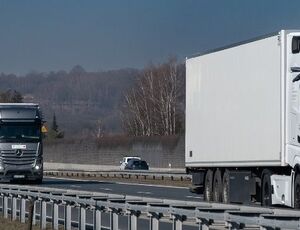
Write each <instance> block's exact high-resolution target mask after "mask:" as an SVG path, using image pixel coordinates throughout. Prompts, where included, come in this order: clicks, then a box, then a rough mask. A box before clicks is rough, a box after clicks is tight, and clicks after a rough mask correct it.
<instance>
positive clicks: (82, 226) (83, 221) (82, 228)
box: [79, 206, 86, 230]
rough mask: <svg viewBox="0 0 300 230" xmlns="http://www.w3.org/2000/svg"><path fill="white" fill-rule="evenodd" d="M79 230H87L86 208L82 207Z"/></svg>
mask: <svg viewBox="0 0 300 230" xmlns="http://www.w3.org/2000/svg"><path fill="white" fill-rule="evenodd" d="M79 212H80V213H79V229H80V230H85V224H86V211H85V207H84V206H80V210H79Z"/></svg>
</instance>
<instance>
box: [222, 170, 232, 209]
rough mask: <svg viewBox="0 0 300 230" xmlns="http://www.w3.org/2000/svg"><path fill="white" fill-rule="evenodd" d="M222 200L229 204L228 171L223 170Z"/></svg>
mask: <svg viewBox="0 0 300 230" xmlns="http://www.w3.org/2000/svg"><path fill="white" fill-rule="evenodd" d="M222 201H223V203H225V204H229V203H230V202H229V172H228V170H225V172H224V175H223V188H222Z"/></svg>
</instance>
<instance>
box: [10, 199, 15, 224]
mask: <svg viewBox="0 0 300 230" xmlns="http://www.w3.org/2000/svg"><path fill="white" fill-rule="evenodd" d="M10 211H11V219H12V220H16V219H17V197H12V198H11V209H10Z"/></svg>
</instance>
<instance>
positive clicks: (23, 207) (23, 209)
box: [20, 197, 26, 223]
mask: <svg viewBox="0 0 300 230" xmlns="http://www.w3.org/2000/svg"><path fill="white" fill-rule="evenodd" d="M25 214H26V200H25V198H23V197H22V198H21V203H20V221H21V223H25Z"/></svg>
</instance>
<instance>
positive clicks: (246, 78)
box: [185, 30, 300, 208]
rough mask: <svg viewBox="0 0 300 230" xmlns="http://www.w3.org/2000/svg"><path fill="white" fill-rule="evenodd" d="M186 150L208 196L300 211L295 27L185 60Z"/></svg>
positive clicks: (299, 50)
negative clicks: (281, 206)
mask: <svg viewBox="0 0 300 230" xmlns="http://www.w3.org/2000/svg"><path fill="white" fill-rule="evenodd" d="M185 152H186V153H185V160H186V169H187V171H188V172H189V173H191V174H192V178H193V190H194V191H199V189H201V188H203V191H204V197H205V199H206V200H207V201H216V202H224V203H229V202H237V203H250V202H261V203H262V205H267V206H268V205H274V204H280V205H286V206H290V207H294V208H300V30H299V31H297V30H282V31H280V32H279V33H276V34H272V35H268V36H264V37H260V38H257V39H254V40H251V41H246V42H244V43H239V44H235V45H232V46H229V47H225V48H222V49H218V50H214V51H212V52H208V53H205V54H201V55H197V56H193V57H190V58H187V60H186V151H185Z"/></svg>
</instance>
